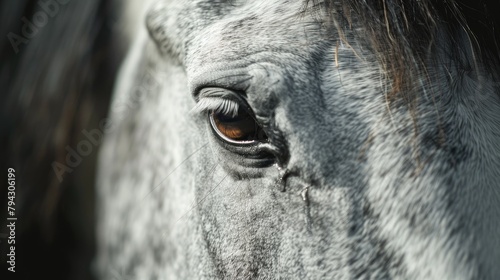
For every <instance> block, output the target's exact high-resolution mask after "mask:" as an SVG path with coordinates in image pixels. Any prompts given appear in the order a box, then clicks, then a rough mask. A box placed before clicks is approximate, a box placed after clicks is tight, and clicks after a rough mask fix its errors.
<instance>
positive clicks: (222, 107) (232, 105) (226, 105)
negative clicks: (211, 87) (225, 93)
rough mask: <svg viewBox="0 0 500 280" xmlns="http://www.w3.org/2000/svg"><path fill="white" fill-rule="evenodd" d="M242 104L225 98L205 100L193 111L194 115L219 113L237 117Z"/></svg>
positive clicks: (199, 102)
mask: <svg viewBox="0 0 500 280" xmlns="http://www.w3.org/2000/svg"><path fill="white" fill-rule="evenodd" d="M239 109H240V104H239V103H238V102H236V101H233V100H229V99H224V98H215V97H209V98H203V99H201V100H200V101H198V103H197V104H196V106H194V107H193V109H191V112H192V113H196V114H203V113H208V112H213V113H219V114H224V115H228V116H231V117H235V116H236V115H238V110H239Z"/></svg>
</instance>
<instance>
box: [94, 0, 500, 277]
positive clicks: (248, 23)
mask: <svg viewBox="0 0 500 280" xmlns="http://www.w3.org/2000/svg"><path fill="white" fill-rule="evenodd" d="M152 2H153V3H152V4H151V6H148V11H147V15H144V16H143V18H140V19H139V22H140V24H141V28H139V31H138V32H137V34H136V35H135V36H133V37H134V42H133V47H132V49H131V51H130V53H129V55H128V58H127V60H126V62H125V64H124V65H123V67H122V71H121V74H120V77H119V80H118V83H117V85H116V89H115V94H114V101H113V105H112V107H111V115H110V119H109V122H108V126H107V127H108V130H107V133H106V139H105V142H104V146H103V148H102V151H101V154H100V165H99V179H98V192H99V194H98V215H99V227H98V258H97V260H96V265H97V269H98V271H99V273H100V276H101V279H500V265H499V264H500V98H499V95H498V88H497V81H498V79H497V78H495V76H494V75H489V74H487V73H486V72H485V71H481V70H480V68H478V69H476V72H475V73H474V75H470V72H467V71H463V70H464V69H462V68H461V67H462V65H463V63H461V61H457V59H455V58H454V57H452V56H450V55H449V54H448V53H447V52H445V51H441V52H439V51H436V52H433V53H432V56H431V57H430V58H429V61H432V62H433V63H428V65H427V73H428V75H429V76H431V77H432V79H421V80H417V81H420V82H422V83H429V84H428V87H426V88H430V89H432V90H431V91H429V92H426V91H422V92H420V96H419V98H418V99H416V101H415V104H414V110H415V111H416V113H417V118H416V119H415V118H413V117H412V116H413V115H412V112H411V109H410V108H408V107H407V106H404V105H403V104H398V103H395V105H394V104H392V105H391V104H390V102H389V101H388V98H387V94H386V93H387V92H390V90H391V83H390V82H389V81H388V79H387V75H386V74H387V73H386V72H385V70H386V69H385V68H384V67H383V65H381V63H380V62H379V60H378V59H377V56H376V53H375V52H374V51H373V48H371V47H370V42H369V40H367V39H366V38H363V37H362V36H359V34H362V32H348V31H347V32H345V34H339V33H336V32H337V31H336V30H337V29H335V28H333V29H332V30H330V31H331V32H333V35H332V36H325V28H324V26H323V25H322V21H321V20H320V19H318V18H317V16H315V15H314V13H301V12H300V11H301V10H303V7H304V6H303V3H301V2H300V1H285V0H276V1H264V0H256V1H206V0H196V1H159V0H158V1H152ZM144 21H145V22H146V26H143V25H144V24H143V22H144ZM146 27H147V28H146ZM357 28H358V26H357V25H356V22H354V23H353V27H352V28H351V30H357ZM436 40H438V41H439V40H441V41H440V44H442V45H443V46H447V45H452V44H457V43H459V44H463V45H467V44H469V42H468V41H467V40H466V39H464V41H461V42H450V41H447V37H446V36H443V37H439V38H436ZM469 51H470V52H471V50H469ZM470 52H469V53H466V54H465V55H464V56H463V57H462V59H463V60H467V59H468V58H469V57H472V54H471V53H470ZM473 71H474V70H473ZM214 91H215V92H219V94H215V95H210V94H211V93H213V92H214ZM478 91H479V92H480V94H473V93H476V92H478ZM435 92H439V98H437V99H436V98H434V95H433V93H435ZM228 96H238V98H240V99H238V100H244V101H245V102H246V104H247V105H248V107H249V108H250V110H251V111H252V112H253V114H254V115H255V118H256V120H257V121H258V123H259V124H260V125H262V127H264V130H265V131H266V133H267V136H268V141H263V142H258V143H256V144H252V145H241V146H240V145H233V144H231V143H229V142H227V141H224V140H221V138H220V137H219V136H217V134H216V133H215V132H214V128H213V127H212V126H211V123H210V121H209V116H210V111H208V112H207V111H206V110H198V109H199V108H198V107H197V106H198V105H197V104H200V102H205V101H204V99H205V100H206V99H210V98H211V100H212V101H213V102H219V103H221V104H222V103H223V101H224V99H225V98H227V97H228ZM131 100H132V101H131ZM205 103H208V102H205ZM124 104H125V105H127V106H124ZM130 104H132V105H131V106H128V105H130ZM221 106H222V105H221ZM193 108H194V109H193ZM197 108H198V109H197ZM212 109H214V108H212ZM436 120H439V122H440V124H441V125H440V126H436V122H437V121H436ZM415 124H416V125H417V126H418V127H419V130H418V133H417V134H416V133H414V130H413V127H414V125H415ZM438 127H440V128H441V130H440V129H438ZM440 131H442V132H444V135H445V137H444V140H443V141H444V144H442V143H441V142H440V140H439V137H438V136H436V135H439V133H440Z"/></svg>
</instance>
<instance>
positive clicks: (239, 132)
mask: <svg viewBox="0 0 500 280" xmlns="http://www.w3.org/2000/svg"><path fill="white" fill-rule="evenodd" d="M209 117H210V124H211V125H212V128H213V129H214V131H215V132H216V133H217V135H219V136H220V137H221V138H222V139H223V140H225V141H226V142H229V143H232V144H251V143H255V142H257V141H265V140H267V135H266V134H265V133H264V131H263V129H262V127H260V126H259V124H258V123H257V122H256V121H255V119H254V118H253V116H252V115H251V114H250V113H249V112H248V111H246V110H245V109H243V108H239V109H238V113H237V114H236V115H235V116H233V115H229V114H223V113H217V112H210V114H209Z"/></svg>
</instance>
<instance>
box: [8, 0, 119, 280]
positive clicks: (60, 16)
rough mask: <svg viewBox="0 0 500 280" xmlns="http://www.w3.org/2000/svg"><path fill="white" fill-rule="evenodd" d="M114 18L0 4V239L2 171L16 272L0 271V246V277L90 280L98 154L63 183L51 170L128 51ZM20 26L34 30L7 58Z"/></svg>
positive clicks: (79, 1) (107, 90)
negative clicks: (11, 173)
mask: <svg viewBox="0 0 500 280" xmlns="http://www.w3.org/2000/svg"><path fill="white" fill-rule="evenodd" d="M64 2H67V3H64ZM40 3H42V4H43V3H52V4H53V6H50V5H49V6H45V9H46V10H44V8H43V7H42V5H40ZM54 5H55V6H57V7H58V8H55V7H54ZM47 7H49V8H48V10H47ZM47 11H48V12H47ZM37 13H38V14H37ZM40 13H45V15H46V20H45V21H44V17H43V15H41V14H40ZM119 14H120V9H119V7H118V6H115V5H114V4H113V2H112V1H101V0H69V1H68V0H64V1H63V0H60V3H58V2H56V0H41V1H28V0H15V1H6V0H5V1H2V2H1V3H0V21H1V24H0V35H1V41H0V62H1V64H0V94H1V99H0V104H1V105H0V106H1V111H0V114H1V115H0V133H1V138H0V141H1V142H0V155H1V157H2V161H1V166H0V175H1V176H2V177H3V179H1V181H2V183H1V184H0V185H1V186H0V187H1V189H0V225H1V228H0V234H6V233H8V229H7V227H6V224H7V220H6V216H7V187H8V184H7V169H8V168H9V167H12V168H14V169H15V170H16V172H15V174H16V199H15V203H16V205H15V208H16V217H17V218H18V220H17V222H16V244H15V245H16V267H15V269H16V272H15V273H11V272H8V271H7V262H6V261H7V256H6V254H7V253H8V251H7V249H8V246H10V245H8V244H7V242H6V241H7V239H5V238H0V262H1V263H2V264H1V266H0V267H1V270H2V271H1V272H0V275H2V276H0V279H54V280H58V279H94V276H93V273H92V269H91V264H92V260H93V257H94V254H95V250H96V245H95V243H96V242H95V236H94V234H95V219H96V216H95V215H96V213H95V210H94V204H95V197H94V196H95V171H96V158H97V155H98V146H97V147H93V149H92V152H91V153H90V154H89V155H88V156H85V157H82V161H81V163H80V164H78V166H76V167H75V168H72V169H73V171H72V172H71V173H65V174H64V175H63V180H62V182H61V181H60V180H59V179H58V178H57V176H56V173H55V172H54V169H53V166H52V164H53V163H54V162H59V163H61V164H65V162H66V156H67V154H68V150H67V147H69V148H72V149H76V147H77V144H78V143H79V141H80V140H81V139H84V137H85V135H83V134H82V131H83V129H87V130H92V129H93V128H98V123H99V121H100V120H102V119H103V118H105V116H106V113H107V110H108V106H109V100H110V97H111V92H112V87H113V83H114V79H115V76H116V71H117V68H118V67H119V64H120V61H121V60H122V58H123V56H124V53H125V51H126V48H127V46H128V44H127V42H125V40H124V38H125V36H124V32H123V30H120V28H119V23H118V22H119V21H120V19H119V18H118V16H119ZM23 18H25V19H27V20H28V21H30V23H33V24H34V22H35V21H37V20H38V21H37V23H38V25H39V26H40V27H39V28H36V31H35V32H32V33H30V36H31V38H27V37H26V38H25V39H28V41H27V42H26V43H21V44H20V45H19V50H18V52H17V53H16V51H15V47H13V45H12V43H11V40H10V39H9V34H10V33H14V34H17V35H19V36H23V28H25V29H26V27H24V25H26V23H25V21H23ZM44 22H45V24H43V23H44ZM35 27H36V26H35ZM24 31H26V30H24ZM31 31H33V30H31ZM11 35H12V34H11ZM4 275H5V276H4Z"/></svg>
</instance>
